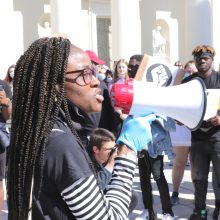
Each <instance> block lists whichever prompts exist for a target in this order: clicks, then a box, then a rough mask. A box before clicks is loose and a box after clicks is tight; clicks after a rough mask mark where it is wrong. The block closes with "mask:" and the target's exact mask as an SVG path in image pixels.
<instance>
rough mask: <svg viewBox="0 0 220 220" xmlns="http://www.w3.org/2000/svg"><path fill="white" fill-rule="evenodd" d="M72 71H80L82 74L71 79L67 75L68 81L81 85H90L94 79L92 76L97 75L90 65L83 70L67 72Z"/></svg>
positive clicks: (77, 71) (75, 71)
mask: <svg viewBox="0 0 220 220" xmlns="http://www.w3.org/2000/svg"><path fill="white" fill-rule="evenodd" d="M71 73H80V74H79V75H78V76H77V77H76V78H74V79H70V78H67V77H66V81H67V82H71V83H76V84H77V85H79V86H85V85H89V84H90V83H91V81H92V77H93V76H95V71H94V69H92V68H89V67H87V68H85V69H82V70H74V71H69V72H66V74H71Z"/></svg>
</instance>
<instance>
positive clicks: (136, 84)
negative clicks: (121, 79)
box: [110, 77, 207, 130]
mask: <svg viewBox="0 0 220 220" xmlns="http://www.w3.org/2000/svg"><path fill="white" fill-rule="evenodd" d="M205 90H206V88H205V84H204V82H203V81H202V80H201V79H200V78H198V77H196V78H194V79H193V80H191V81H189V82H187V83H184V84H181V85H178V86H169V87H157V86H155V84H153V83H149V82H143V81H137V80H133V79H129V80H127V81H126V83H125V84H117V83H116V84H114V85H113V87H112V89H111V92H110V96H111V100H112V103H113V106H114V107H115V108H120V109H122V111H123V112H124V113H127V114H129V115H136V116H141V115H146V114H147V113H149V112H152V113H155V114H161V115H165V116H168V117H171V118H173V119H175V120H177V121H179V122H181V123H183V124H184V125H186V126H187V127H188V128H189V129H191V130H196V129H197V128H198V127H199V126H200V125H201V123H202V121H203V118H204V115H205V112H206V103H207V96H206V92H205Z"/></svg>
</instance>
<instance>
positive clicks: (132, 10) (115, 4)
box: [111, 0, 141, 60]
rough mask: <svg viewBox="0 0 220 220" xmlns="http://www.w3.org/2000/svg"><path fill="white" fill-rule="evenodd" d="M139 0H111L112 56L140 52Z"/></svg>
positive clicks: (126, 56) (125, 55)
mask: <svg viewBox="0 0 220 220" xmlns="http://www.w3.org/2000/svg"><path fill="white" fill-rule="evenodd" d="M139 11H140V9H139V0H129V1H128V0H111V30H112V57H113V59H114V60H118V59H120V58H125V59H129V58H130V56H132V55H134V54H139V53H141V33H140V26H141V24H140V13H139Z"/></svg>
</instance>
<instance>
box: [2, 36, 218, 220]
mask: <svg viewBox="0 0 220 220" xmlns="http://www.w3.org/2000/svg"><path fill="white" fill-rule="evenodd" d="M42 55H43V56H42ZM192 55H193V60H189V61H188V62H187V63H186V64H185V65H183V64H182V63H181V62H180V61H177V62H175V64H174V66H176V67H177V68H180V69H182V71H180V72H179V73H180V75H181V76H180V75H179V76H178V80H177V81H174V84H173V85H177V84H180V83H186V82H189V81H190V80H192V79H194V78H195V77H199V78H201V79H202V80H203V82H204V83H205V85H206V88H208V89H219V88H220V73H219V72H217V71H215V70H214V69H213V65H212V64H213V61H214V56H215V50H214V49H213V48H212V47H210V46H207V45H200V46H197V47H196V48H195V49H194V50H193V51H192ZM142 58H143V55H141V54H135V55H132V56H131V57H130V60H129V61H127V60H126V59H123V58H122V59H119V60H117V61H116V62H115V65H114V67H112V68H110V67H108V66H106V65H105V61H104V60H102V59H100V58H99V57H98V56H97V54H96V53H94V51H91V50H86V51H84V50H82V49H81V48H78V47H77V46H75V45H73V44H72V43H71V42H70V41H69V40H68V39H64V38H62V37H52V38H40V39H38V40H36V41H35V42H33V43H32V44H31V45H30V47H29V48H28V49H27V51H25V53H24V54H23V55H22V56H21V57H20V58H19V60H18V61H17V63H16V65H11V66H9V68H8V71H7V74H6V76H5V78H4V80H0V86H1V89H0V106H1V107H0V111H1V113H0V120H1V121H0V125H1V129H3V128H5V127H6V122H7V120H9V119H11V129H10V147H8V148H6V149H3V150H2V151H1V152H0V208H1V209H2V205H3V200H4V190H3V179H4V178H5V175H6V180H7V181H6V183H7V204H8V210H9V213H8V219H9V220H14V219H16V220H28V219H29V218H31V219H32V220H35V219H36V220H40V219H42V220H43V219H45V220H46V219H54V220H55V219H57V220H58V219H127V218H128V217H129V214H131V213H132V211H133V210H134V209H135V207H136V205H137V201H138V199H137V195H136V193H135V191H134V190H133V188H132V185H133V181H134V174H135V169H136V167H138V169H139V176H140V186H141V191H142V198H143V204H144V210H143V212H142V213H141V214H140V215H139V216H138V217H137V218H136V220H144V219H149V220H154V219H156V218H157V213H155V211H154V203H153V192H152V186H151V175H152V176H153V179H154V180H155V182H156V185H157V187H158V190H159V194H160V201H161V207H162V214H163V217H162V219H163V220H173V219H174V218H175V213H174V212H173V206H174V205H178V203H179V201H180V200H181V198H180V197H179V189H180V185H181V181H182V179H183V175H184V170H185V166H186V164H187V162H188V161H190V168H191V178H192V184H193V187H194V191H195V193H194V196H195V202H194V203H195V207H194V210H193V214H192V215H191V216H190V217H189V219H190V220H197V219H202V220H205V219H207V209H206V194H207V187H208V174H209V168H210V163H211V162H212V165H213V189H214V193H215V199H216V200H215V210H214V213H213V219H214V220H217V219H218V216H219V211H220V173H219V169H218V167H219V166H220V110H218V111H217V112H216V115H213V117H212V118H210V119H208V120H207V121H203V122H202V124H201V126H200V127H199V128H198V129H197V130H195V131H190V130H189V129H188V128H187V126H185V125H183V124H181V123H180V122H178V121H176V120H175V119H172V118H169V117H166V116H163V115H156V114H154V113H147V114H146V115H145V116H139V117H133V116H130V115H128V114H125V113H124V112H123V110H122V109H115V108H114V106H113V104H112V102H111V98H110V94H111V89H112V87H113V86H114V85H117V84H124V83H125V82H127V80H130V79H133V78H135V75H136V73H137V71H138V67H139V65H140V64H141V60H142ZM168 80H169V79H168ZM171 86H172V85H171ZM12 97H13V99H12ZM146 125H149V126H146ZM0 144H1V142H0ZM1 148H2V147H1ZM165 155H167V156H168V158H169V159H171V160H172V161H173V164H172V166H173V167H172V181H173V191H172V193H171V192H169V187H168V183H167V180H166V177H165V175H164V161H163V160H164V156H165ZM6 168H7V169H6ZM5 170H6V171H7V172H5Z"/></svg>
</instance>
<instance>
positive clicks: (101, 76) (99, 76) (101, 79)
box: [98, 73, 106, 81]
mask: <svg viewBox="0 0 220 220" xmlns="http://www.w3.org/2000/svg"><path fill="white" fill-rule="evenodd" d="M105 78H106V75H105V74H104V73H99V74H98V79H99V80H100V81H103V80H104V79H105Z"/></svg>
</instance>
